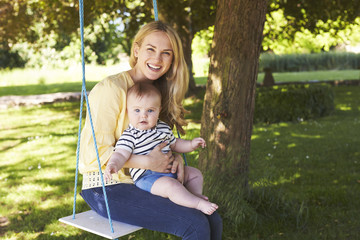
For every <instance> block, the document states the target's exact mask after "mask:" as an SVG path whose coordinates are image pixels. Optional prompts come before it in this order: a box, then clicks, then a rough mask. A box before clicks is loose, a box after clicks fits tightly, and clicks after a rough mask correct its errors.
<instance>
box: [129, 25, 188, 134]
mask: <svg viewBox="0 0 360 240" xmlns="http://www.w3.org/2000/svg"><path fill="white" fill-rule="evenodd" d="M159 31H161V32H164V33H165V34H166V35H167V36H168V38H169V40H170V43H171V46H172V48H173V53H174V58H173V61H172V64H171V67H170V69H169V71H167V73H165V74H164V75H163V76H162V77H161V78H159V79H158V80H156V81H155V83H154V85H155V86H156V87H157V88H158V89H159V90H160V92H161V95H162V100H161V105H162V110H161V113H160V119H162V120H163V121H165V122H166V123H167V124H169V126H170V127H171V128H173V127H174V125H175V126H176V128H177V129H178V130H179V131H180V132H181V133H182V134H183V133H185V131H184V129H183V126H185V125H186V121H185V119H184V114H185V112H186V110H185V109H184V107H183V106H182V100H183V99H184V97H185V94H186V92H187V90H188V86H189V72H188V68H187V64H186V62H185V58H184V52H183V47H182V43H181V40H180V37H179V35H178V34H177V32H176V31H175V30H174V29H173V28H172V27H170V26H169V25H168V24H166V23H163V22H161V21H156V22H150V23H148V24H146V25H144V26H143V27H142V28H141V29H140V30H139V31H138V33H137V34H136V36H135V38H134V41H133V43H132V46H131V55H130V60H129V63H130V66H131V67H132V68H133V67H134V66H135V65H136V63H137V58H136V57H135V55H134V47H135V45H136V44H137V45H138V46H141V44H142V43H143V41H144V38H145V37H146V36H148V35H149V34H151V33H153V32H159Z"/></svg>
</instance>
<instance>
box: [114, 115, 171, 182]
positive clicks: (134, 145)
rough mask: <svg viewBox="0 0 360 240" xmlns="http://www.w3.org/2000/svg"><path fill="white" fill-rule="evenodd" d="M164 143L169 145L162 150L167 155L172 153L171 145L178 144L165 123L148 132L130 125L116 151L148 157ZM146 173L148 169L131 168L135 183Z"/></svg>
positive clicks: (159, 122)
mask: <svg viewBox="0 0 360 240" xmlns="http://www.w3.org/2000/svg"><path fill="white" fill-rule="evenodd" d="M164 141H166V142H168V144H167V145H166V146H165V147H164V148H163V149H162V152H164V153H167V152H169V151H170V145H172V144H174V143H175V142H176V138H175V136H174V134H173V133H172V131H171V129H170V127H169V126H168V125H167V124H166V123H165V122H163V121H160V120H159V121H158V123H157V125H156V126H155V127H154V128H153V129H148V130H139V129H137V128H135V127H133V126H132V125H131V124H129V127H128V128H127V129H126V130H125V131H124V133H123V134H122V135H121V137H120V139H119V140H118V141H117V143H116V146H115V150H116V149H124V150H126V151H128V152H131V153H132V154H136V155H147V154H149V153H150V152H151V151H152V150H153V149H154V148H155V147H156V146H157V145H159V144H160V143H162V142H164ZM145 171H146V169H139V168H130V175H131V177H132V179H133V181H136V180H137V179H138V178H139V177H140V176H141V175H142V174H143V173H144V172H145Z"/></svg>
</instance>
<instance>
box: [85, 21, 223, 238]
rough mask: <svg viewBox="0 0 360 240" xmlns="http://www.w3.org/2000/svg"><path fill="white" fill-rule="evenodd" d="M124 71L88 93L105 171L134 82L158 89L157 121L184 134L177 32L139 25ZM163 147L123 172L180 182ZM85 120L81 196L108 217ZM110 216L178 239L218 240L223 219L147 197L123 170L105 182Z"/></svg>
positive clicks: (133, 160)
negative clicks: (167, 176)
mask: <svg viewBox="0 0 360 240" xmlns="http://www.w3.org/2000/svg"><path fill="white" fill-rule="evenodd" d="M130 66H131V67H132V68H131V69H130V70H129V71H126V72H122V73H119V74H117V75H113V76H110V77H107V78H105V79H104V80H102V81H101V82H99V83H98V84H97V85H96V86H95V87H94V88H93V90H92V91H91V92H90V95H89V102H90V106H91V107H90V109H91V115H92V120H93V124H94V130H95V136H96V141H97V146H98V151H99V156H100V162H101V167H102V171H103V172H104V171H105V168H106V166H107V163H108V161H109V159H110V156H111V154H112V152H113V151H114V146H115V143H116V141H117V139H119V137H120V136H121V134H122V133H123V131H124V130H125V129H126V128H127V127H128V124H129V119H128V116H127V113H126V94H127V90H128V89H129V88H130V87H131V86H133V85H134V84H135V83H141V82H143V83H151V84H154V85H155V86H156V87H157V88H158V89H160V91H161V95H162V102H161V105H162V110H161V113H160V119H161V120H162V121H164V122H166V123H167V124H168V125H169V126H170V127H171V128H172V127H174V126H176V127H177V129H179V130H180V132H183V128H182V127H183V126H184V125H185V124H186V123H185V120H184V117H183V116H184V111H185V110H184V108H183V107H182V104H181V102H182V100H183V98H184V95H185V93H186V91H187V86H188V69H187V66H186V63H185V60H184V56H183V50H182V45H181V41H180V38H179V36H178V35H177V33H176V32H175V31H174V30H173V29H172V28H171V27H170V26H168V25H167V24H165V23H162V22H159V21H157V22H151V23H149V24H147V25H145V26H143V27H142V28H141V29H140V30H139V32H138V33H137V35H136V36H135V39H134V41H133V45H132V49H131V56H130ZM165 145H166V143H163V144H160V145H158V146H157V147H155V148H154V149H153V150H152V151H151V152H150V153H149V154H148V155H132V156H131V157H130V159H129V160H128V161H127V162H126V163H125V165H124V167H125V168H142V169H149V170H152V171H156V172H163V173H170V172H172V173H176V174H177V177H178V180H179V181H180V182H183V178H184V166H183V162H182V158H181V157H180V156H179V155H176V154H175V155H173V154H172V152H171V151H170V152H168V153H166V154H164V153H162V152H161V149H162V148H163V147H165ZM98 171H99V170H98V164H97V160H96V153H95V149H94V142H93V138H92V132H91V127H90V122H89V119H88V117H87V119H86V121H85V126H84V129H83V131H82V133H81V146H80V173H81V174H82V175H83V186H82V192H81V196H82V197H83V198H84V200H85V201H86V202H87V203H88V205H89V206H90V207H91V208H92V209H93V210H94V211H96V212H97V213H98V214H100V215H102V216H104V217H107V212H106V207H105V200H104V196H103V191H102V188H101V181H100V177H99V172H98ZM106 185H107V187H106V190H107V198H108V203H109V208H110V212H111V217H112V219H113V220H116V221H121V222H125V223H129V224H133V225H137V226H141V227H144V228H147V229H151V230H156V231H161V232H166V233H170V234H174V235H177V236H179V237H182V239H191V240H192V239H199V240H204V239H221V234H222V220H221V218H220V216H219V214H218V213H217V212H214V214H212V215H206V214H204V213H202V212H201V211H199V210H196V209H192V208H187V207H183V206H179V205H177V204H175V203H173V202H171V201H170V200H169V199H166V198H162V197H159V196H155V195H152V194H151V193H149V192H146V191H143V190H141V189H139V188H137V187H136V186H134V184H132V180H131V178H130V177H129V176H127V175H126V174H125V173H124V171H123V170H121V171H119V172H118V173H117V174H116V175H113V179H112V180H111V181H110V182H108V183H106Z"/></svg>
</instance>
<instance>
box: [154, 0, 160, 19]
mask: <svg viewBox="0 0 360 240" xmlns="http://www.w3.org/2000/svg"><path fill="white" fill-rule="evenodd" d="M153 5H154V17H155V21H158V20H159V17H158V9H157V2H156V0H153Z"/></svg>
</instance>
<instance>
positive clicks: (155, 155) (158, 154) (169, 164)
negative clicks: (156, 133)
mask: <svg viewBox="0 0 360 240" xmlns="http://www.w3.org/2000/svg"><path fill="white" fill-rule="evenodd" d="M166 145H167V143H166V142H163V143H161V144H159V145H158V146H156V147H155V148H154V149H153V150H152V151H151V152H150V153H149V155H148V157H149V160H150V163H149V169H150V170H152V171H155V172H162V173H170V171H172V168H173V161H174V156H173V155H172V152H171V151H170V152H168V153H166V154H165V153H163V152H162V151H161V149H162V148H164V147H165V146H166Z"/></svg>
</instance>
